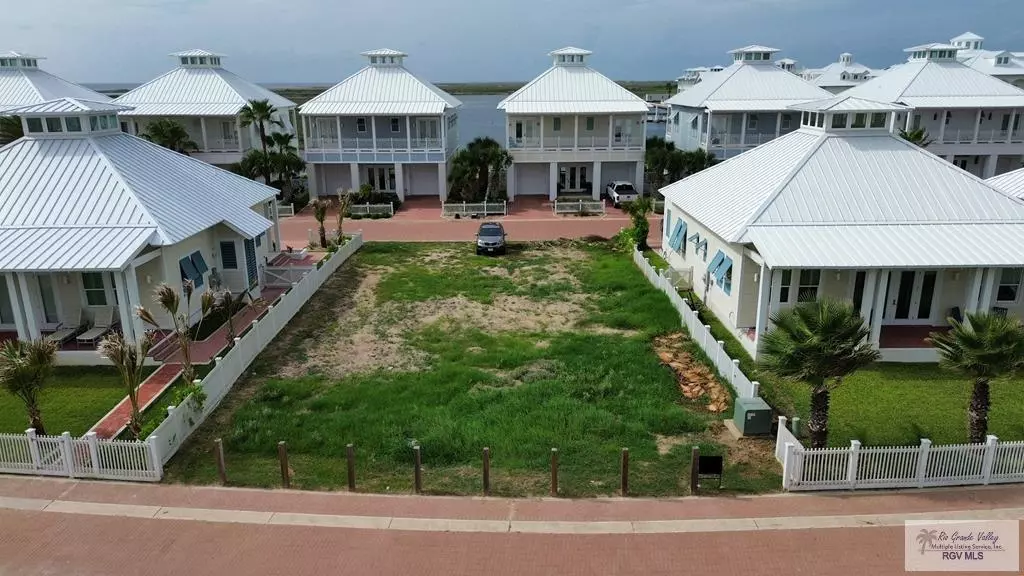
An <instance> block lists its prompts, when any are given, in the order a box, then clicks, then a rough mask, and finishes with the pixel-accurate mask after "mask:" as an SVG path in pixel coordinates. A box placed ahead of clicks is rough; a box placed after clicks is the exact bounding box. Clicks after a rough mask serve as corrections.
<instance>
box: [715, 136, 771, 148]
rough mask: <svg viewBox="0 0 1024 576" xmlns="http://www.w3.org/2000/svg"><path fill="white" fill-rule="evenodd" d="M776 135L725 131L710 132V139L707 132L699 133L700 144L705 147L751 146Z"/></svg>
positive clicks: (764, 141)
mask: <svg viewBox="0 0 1024 576" xmlns="http://www.w3.org/2000/svg"><path fill="white" fill-rule="evenodd" d="M776 138H778V136H776V135H775V132H747V133H746V134H733V133H725V132H712V133H711V139H710V141H709V140H708V135H707V134H701V136H700V143H701V146H706V147H707V148H709V149H711V148H753V147H755V146H760V145H761V144H764V143H766V142H771V141H772V140H775V139H776Z"/></svg>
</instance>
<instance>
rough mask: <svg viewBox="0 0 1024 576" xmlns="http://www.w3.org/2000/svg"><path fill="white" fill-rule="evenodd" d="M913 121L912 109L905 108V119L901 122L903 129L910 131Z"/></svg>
mask: <svg viewBox="0 0 1024 576" xmlns="http://www.w3.org/2000/svg"><path fill="white" fill-rule="evenodd" d="M913 122H914V111H913V110H907V121H906V122H904V123H903V129H904V130H906V131H907V132H910V127H911V126H913Z"/></svg>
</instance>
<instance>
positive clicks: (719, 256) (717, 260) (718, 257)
mask: <svg viewBox="0 0 1024 576" xmlns="http://www.w3.org/2000/svg"><path fill="white" fill-rule="evenodd" d="M722 260H725V254H724V253H723V252H722V251H721V250H719V251H718V252H715V257H714V258H712V259H711V264H708V272H711V274H712V275H713V276H714V277H715V278H716V279H717V278H718V267H719V266H721V265H722Z"/></svg>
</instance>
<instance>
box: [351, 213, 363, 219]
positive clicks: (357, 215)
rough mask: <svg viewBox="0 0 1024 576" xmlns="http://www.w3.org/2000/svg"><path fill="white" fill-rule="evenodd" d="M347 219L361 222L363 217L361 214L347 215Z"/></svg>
mask: <svg viewBox="0 0 1024 576" xmlns="http://www.w3.org/2000/svg"><path fill="white" fill-rule="evenodd" d="M348 217H349V218H351V219H353V220H362V219H363V215H362V214H349V216H348Z"/></svg>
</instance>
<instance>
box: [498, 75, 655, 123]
mask: <svg viewBox="0 0 1024 576" xmlns="http://www.w3.org/2000/svg"><path fill="white" fill-rule="evenodd" d="M498 109H499V110H504V111H505V112H506V113H507V114H577V113H578V114H584V113H588V112H593V113H640V112H644V113H646V112H647V110H648V107H647V102H645V101H644V99H643V98H640V97H639V96H637V95H636V94H633V93H632V92H630V91H629V90H626V89H625V88H623V87H622V86H620V85H619V84H618V83H617V82H615V81H614V80H612V79H610V78H608V77H607V76H605V75H604V74H601V73H600V72H598V71H597V70H594V69H593V68H591V67H589V66H582V65H576V66H552V67H550V68H548V69H547V70H545V71H544V72H543V73H541V74H540V75H539V76H537V77H536V78H534V79H533V80H531V81H530V82H529V83H527V84H526V85H525V86H523V87H522V88H520V89H519V90H516V91H515V92H513V93H512V94H511V95H510V96H508V97H507V98H505V99H504V100H502V101H501V102H500V103H499V104H498Z"/></svg>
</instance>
